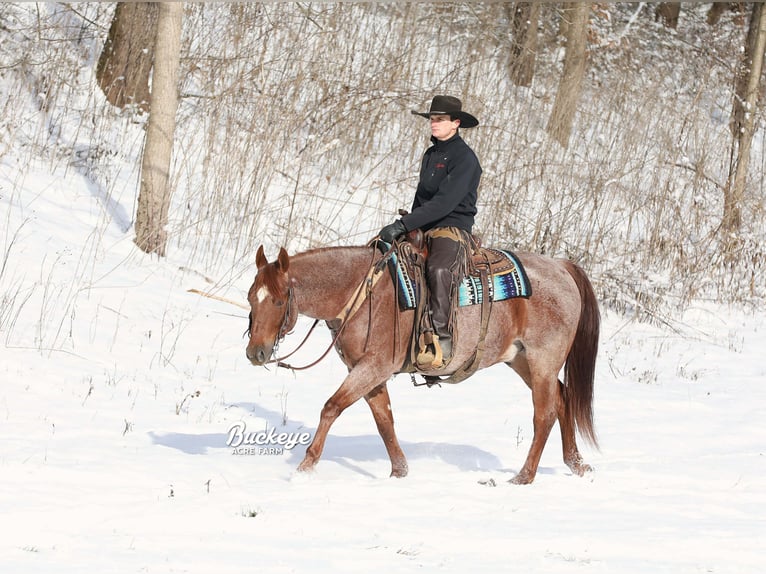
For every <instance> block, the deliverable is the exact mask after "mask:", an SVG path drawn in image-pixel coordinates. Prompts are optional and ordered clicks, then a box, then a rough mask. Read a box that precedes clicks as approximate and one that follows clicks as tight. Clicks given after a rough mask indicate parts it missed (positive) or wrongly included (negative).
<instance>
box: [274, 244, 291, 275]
mask: <svg viewBox="0 0 766 574" xmlns="http://www.w3.org/2000/svg"><path fill="white" fill-rule="evenodd" d="M289 267H290V257H289V256H288V255H287V251H286V250H285V248H284V247H280V248H279V257H277V268H278V269H279V270H280V271H282V273H287V269H288V268H289Z"/></svg>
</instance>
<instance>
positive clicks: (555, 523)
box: [0, 163, 766, 573]
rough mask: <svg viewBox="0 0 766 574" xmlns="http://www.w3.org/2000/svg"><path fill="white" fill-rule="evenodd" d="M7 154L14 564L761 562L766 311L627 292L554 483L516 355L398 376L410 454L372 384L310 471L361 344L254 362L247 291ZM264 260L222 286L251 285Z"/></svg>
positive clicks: (2, 362)
mask: <svg viewBox="0 0 766 574" xmlns="http://www.w3.org/2000/svg"><path fill="white" fill-rule="evenodd" d="M1 167H2V171H0V178H2V182H3V185H6V184H7V183H8V182H9V181H14V182H15V185H16V187H15V188H14V189H15V190H16V191H14V192H13V193H5V192H3V194H2V198H0V206H1V207H0V209H1V212H0V215H1V216H2V221H3V222H4V225H5V229H4V231H3V232H2V237H3V241H4V243H3V254H4V262H5V263H4V271H3V274H2V276H0V295H1V296H2V298H3V309H2V311H0V316H2V331H0V335H1V336H2V341H1V342H2V345H0V380H2V381H3V384H2V386H1V387H0V436H2V442H0V444H1V445H2V446H1V447H0V516H2V524H3V526H4V528H3V536H2V538H1V539H0V564H1V565H2V570H3V571H4V572H25V573H27V572H78V573H81V572H89V571H92V572H211V571H226V572H245V571H252V570H253V569H254V568H257V569H258V571H264V572H304V571H311V572H324V571H327V572H330V571H332V572H352V571H353V572H359V571H382V570H384V569H385V570H396V571H398V572H411V571H412V572H414V571H418V572H424V571H426V572H428V571H442V572H465V571H469V570H470V571H476V570H485V571H501V570H502V571H506V570H507V569H508V568H509V567H511V565H512V567H513V568H514V569H515V570H518V571H526V572H542V571H544V572H575V571H576V572H582V571H598V572H673V573H678V572H756V571H759V569H760V567H761V558H762V557H761V548H763V544H764V542H765V540H764V533H765V532H766V524H765V523H764V522H765V521H764V518H763V517H764V516H765V515H766V504H765V499H766V496H765V494H764V482H763V478H762V477H763V475H764V471H765V470H766V464H765V463H764V448H765V445H764V436H766V423H765V422H764V421H765V420H766V416H764V415H766V413H765V412H764V410H765V408H764V405H766V388H765V387H764V385H763V381H764V374H765V373H764V371H765V370H766V368H765V367H764V366H763V362H762V360H761V358H762V349H763V348H764V344H765V343H766V335H764V328H765V323H766V321H764V318H763V317H761V316H751V315H749V314H748V313H747V312H745V311H740V310H736V309H729V308H725V307H723V306H721V307H713V306H711V307H708V308H693V309H690V310H689V311H687V312H686V313H684V315H683V316H681V317H679V318H676V319H675V320H673V324H674V326H675V327H676V329H675V330H671V329H667V328H664V329H660V328H656V327H652V326H649V325H646V324H639V323H635V322H633V321H631V320H630V319H627V318H624V317H621V316H618V315H614V314H611V313H608V312H605V313H604V323H603V329H602V341H601V348H600V354H599V362H598V371H597V383H596V404H595V416H596V426H597V431H598V433H599V438H600V442H601V447H602V449H601V451H600V452H593V451H590V450H588V449H587V447H586V448H584V449H583V456H584V457H585V459H586V461H587V462H589V463H590V464H592V465H593V466H594V467H595V469H596V470H595V472H594V473H592V474H590V475H589V476H588V477H586V478H579V477H575V476H571V473H570V472H569V470H568V469H567V468H566V466H565V465H564V463H563V461H562V457H561V449H560V446H559V444H558V440H559V438H558V431H557V428H556V427H554V432H553V434H552V436H551V438H550V439H549V441H548V446H547V448H546V451H545V453H544V454H543V459H542V461H541V465H540V470H539V472H538V476H537V478H536V480H535V482H534V483H533V484H532V485H531V486H529V487H516V486H512V485H509V484H506V481H507V480H508V479H509V478H511V477H512V476H513V475H514V473H515V472H516V471H517V470H518V469H519V468H520V466H521V464H522V463H523V460H524V457H525V454H526V451H527V449H528V446H529V441H530V439H531V436H532V431H531V413H532V405H531V399H530V395H529V391H528V390H527V388H526V387H525V386H524V384H523V383H522V382H521V381H520V379H518V377H516V375H515V374H514V373H513V372H512V371H511V370H510V369H508V368H507V367H505V366H503V365H501V366H496V367H493V368H491V369H488V370H486V371H482V372H480V373H478V374H477V375H475V376H474V377H473V378H471V379H470V380H468V381H466V382H464V383H461V384H460V385H457V386H454V387H453V386H450V387H443V388H431V389H426V388H414V387H413V386H412V385H411V384H410V382H409V378H408V377H406V376H403V375H400V376H398V377H396V378H395V379H394V381H392V383H391V384H390V385H389V388H390V392H391V395H392V404H393V409H394V413H395V416H396V424H397V432H398V435H399V438H400V440H401V441H402V447H403V449H404V451H405V453H406V455H407V457H408V460H409V464H410V475H409V476H408V477H407V478H406V479H402V480H396V479H389V478H388V472H389V462H388V457H387V455H386V452H385V449H384V447H383V445H382V443H381V440H380V438H379V436H378V435H377V432H376V429H375V426H374V423H373V421H372V417H371V415H370V413H369V410H368V409H367V407H366V405H365V404H363V403H359V404H356V405H354V406H353V407H351V408H349V409H348V410H347V411H346V412H345V413H343V415H342V416H341V417H340V418H339V419H338V421H337V422H336V424H335V425H334V426H333V428H332V430H331V433H330V436H329V438H328V441H327V446H326V449H325V452H324V454H323V457H322V459H321V461H320V463H319V465H318V467H317V469H316V471H315V472H314V473H312V474H310V475H304V474H299V473H296V472H295V467H296V465H297V464H298V462H299V461H300V460H301V458H302V456H303V454H304V452H305V444H304V442H305V440H304V438H302V437H305V435H306V434H308V435H312V436H313V431H314V428H315V425H316V423H317V422H318V419H319V411H320V409H321V407H322V405H323V403H324V401H325V400H326V399H327V398H328V397H329V396H330V395H331V394H332V392H333V391H334V390H335V389H336V388H337V386H338V385H339V384H340V382H341V381H342V379H343V377H344V374H345V367H344V366H343V365H342V363H341V362H340V361H339V360H338V358H337V357H335V356H330V357H328V358H327V359H325V360H324V361H323V362H322V363H320V365H319V366H318V367H316V368H315V369H313V370H311V371H307V372H302V373H297V374H293V373H291V372H285V371H281V370H273V369H272V370H267V369H263V368H255V367H253V366H251V365H250V364H249V362H248V361H247V359H246V358H245V355H244V344H245V341H244V339H242V338H241V335H242V332H243V331H244V329H245V327H246V324H247V321H246V317H245V316H244V315H245V313H244V312H243V311H241V310H239V309H237V308H235V307H233V306H230V305H227V304H226V303H224V302H221V301H215V300H211V299H206V298H202V297H199V296H197V295H194V294H190V293H187V292H186V291H187V289H188V288H190V287H201V285H200V282H201V279H200V274H198V273H195V272H194V271H192V270H188V269H186V268H184V267H183V263H182V262H180V261H174V260H173V259H172V257H171V258H170V259H169V260H167V261H164V260H163V261H157V260H156V259H152V258H150V257H148V256H145V255H143V254H141V253H140V252H138V251H137V250H136V249H135V248H134V246H133V245H132V242H131V234H130V233H129V232H125V231H123V230H122V229H121V227H120V226H119V225H116V224H115V223H114V222H113V221H112V220H110V219H109V218H104V215H103V209H102V207H101V206H100V204H99V200H98V198H95V197H92V196H90V195H89V194H87V193H85V194H83V192H82V190H83V183H82V181H79V180H78V179H77V178H76V177H67V178H61V177H53V176H51V175H48V174H45V173H43V172H36V171H34V170H32V169H28V170H27V171H26V172H25V173H26V175H25V177H24V178H23V181H20V180H19V179H18V178H16V179H14V177H13V176H12V175H11V173H12V170H13V166H9V165H8V164H7V163H5V164H3V165H2V166H1ZM54 182H55V185H54ZM4 189H5V188H4ZM43 192H44V193H43ZM63 213H65V214H67V216H66V217H63V216H62V214H63ZM94 229H98V230H99V232H98V233H97V234H94V233H93V230H94ZM250 272H251V273H253V272H254V270H251V271H250ZM251 280H252V274H247V273H245V274H243V275H242V276H241V278H240V279H239V280H238V281H237V282H235V284H233V285H231V286H230V288H229V289H228V291H225V292H223V293H222V294H223V295H226V296H227V297H231V298H240V299H241V300H244V293H245V291H246V290H247V288H248V287H249V285H250V282H251ZM307 328H308V323H307V322H305V321H301V322H300V323H299V325H298V328H297V329H296V333H295V334H294V335H293V337H292V338H288V340H287V341H286V342H285V343H283V348H284V349H288V348H290V344H291V341H299V340H300V339H301V336H302V334H303V333H305V330H306V329H307ZM329 341H330V339H329V335H328V334H327V333H326V332H322V333H320V334H317V335H315V336H314V337H313V338H312V340H311V343H310V344H309V345H308V346H307V348H306V349H304V350H301V352H300V353H299V354H298V358H297V359H296V360H301V359H306V360H310V359H313V358H316V357H317V356H318V355H319V354H320V353H321V352H322V351H323V350H324V348H325V346H326V345H327V344H329ZM237 429H239V430H237ZM232 432H233V433H234V438H235V439H236V437H237V433H238V432H241V433H242V437H243V444H244V437H245V436H246V435H245V433H250V434H248V435H247V436H248V437H249V438H250V440H251V442H252V443H253V444H251V445H247V446H248V447H252V448H248V449H245V450H244V451H243V450H240V451H239V452H238V450H237V449H238V448H241V447H242V446H243V444H240V445H239V447H235V446H231V444H233V442H232V440H230V439H231V437H232ZM259 437H260V438H259ZM280 437H281V438H280ZM227 441H229V442H230V444H229V445H227ZM258 441H261V442H263V444H257V443H258ZM280 443H281V444H280ZM288 443H290V445H291V448H287V444H288ZM490 479H491V481H493V482H494V483H495V484H497V485H498V488H486V487H484V486H481V485H480V484H479V483H480V482H489V481H490Z"/></svg>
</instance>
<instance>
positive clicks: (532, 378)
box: [509, 357, 561, 484]
mask: <svg viewBox="0 0 766 574" xmlns="http://www.w3.org/2000/svg"><path fill="white" fill-rule="evenodd" d="M509 365H510V366H511V367H512V368H513V370H514V371H516V372H517V373H518V374H519V376H520V377H521V378H522V379H523V380H524V382H525V383H526V384H527V386H528V387H529V388H530V389H531V390H532V404H533V406H534V417H533V428H534V436H533V437H532V446H530V448H529V453H528V454H527V460H526V461H525V462H524V466H523V467H522V468H521V470H520V471H519V473H518V474H517V475H516V476H515V477H513V478H512V479H511V480H510V482H512V483H514V484H529V483H531V482H532V481H533V480H534V479H535V475H536V474H537V467H538V465H539V464H540V457H541V456H542V454H543V449H544V448H545V443H546V442H548V436H549V435H550V434H551V429H552V428H553V424H554V423H555V422H556V418H557V417H558V415H559V412H560V407H559V404H560V403H561V396H560V395H559V391H558V389H557V388H556V386H557V385H558V380H557V379H556V377H555V375H554V376H543V375H540V374H533V373H532V371H531V369H530V366H529V363H528V362H527V360H526V357H517V358H516V359H515V360H514V361H513V362H511V363H509Z"/></svg>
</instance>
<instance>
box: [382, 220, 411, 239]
mask: <svg viewBox="0 0 766 574" xmlns="http://www.w3.org/2000/svg"><path fill="white" fill-rule="evenodd" d="M405 233H407V228H406V227H404V223H402V222H401V220H400V219H397V220H396V221H394V222H393V223H389V224H388V225H386V226H385V227H384V228H383V229H381V230H380V233H378V237H380V239H381V240H382V241H385V242H386V243H393V242H394V240H395V239H397V238H398V237H401V236H402V235H404V234H405Z"/></svg>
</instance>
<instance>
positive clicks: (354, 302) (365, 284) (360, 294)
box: [266, 246, 394, 371]
mask: <svg viewBox="0 0 766 574" xmlns="http://www.w3.org/2000/svg"><path fill="white" fill-rule="evenodd" d="M393 249H394V248H393V246H392V247H391V248H390V249H389V250H388V251H387V252H386V253H385V254H384V255H383V257H382V258H381V259H380V260H379V261H378V262H377V263H376V261H375V251H374V250H373V252H372V261H371V262H370V266H369V268H368V269H367V273H366V274H365V277H364V279H362V282H361V283H360V284H359V286H358V287H357V288H356V290H355V291H354V294H353V295H352V296H351V298H350V299H349V300H348V301H347V302H346V304H345V305H344V306H343V308H342V309H341V312H340V313H339V314H338V316H337V317H335V318H336V319H340V321H341V323H340V326H339V327H338V329H337V330H336V331H335V334H334V336H333V338H332V341H330V345H329V346H328V347H327V349H325V351H324V353H322V355H321V356H320V357H319V358H318V359H316V360H315V361H313V362H312V363H309V364H308V365H303V366H301V367H296V366H294V365H291V364H289V363H285V362H284V360H285V359H287V358H289V357H291V356H292V355H294V354H295V353H296V352H297V351H298V350H299V349H300V348H301V347H303V345H304V344H305V343H306V341H308V339H309V337H310V336H311V333H313V331H314V328H315V327H316V326H317V324H318V323H319V319H315V320H314V324H313V325H311V328H310V329H309V332H308V333H307V334H306V336H305V337H304V338H303V341H301V344H300V345H298V346H297V347H296V348H295V349H293V350H292V351H291V352H290V353H288V354H287V355H284V356H282V357H277V358H274V359H271V360H270V361H268V362H267V363H266V364H271V363H276V365H277V367H282V368H285V369H290V370H291V371H304V370H306V369H310V368H311V367H314V366H316V365H317V364H319V363H320V362H321V361H322V360H323V359H324V358H325V357H326V356H327V355H328V354H329V352H330V350H331V349H332V348H333V347H334V346H335V344H336V343H337V342H338V339H340V336H341V334H342V333H343V329H344V328H345V327H346V325H348V323H349V320H350V319H351V317H353V316H354V315H355V314H356V311H357V310H358V309H359V307H361V305H362V303H363V302H364V299H366V298H367V297H368V296H369V295H370V293H372V288H373V287H374V286H375V284H376V283H377V282H378V279H380V276H381V275H382V273H383V270H384V269H385V267H381V268H378V265H379V264H380V261H386V260H387V259H388V257H390V256H391V253H393ZM287 301H288V303H287V310H286V311H285V318H284V321H283V322H282V327H280V330H279V337H280V338H279V340H280V341H281V340H282V338H284V336H285V335H286V334H287V333H283V331H284V330H286V326H287V322H288V321H289V316H290V311H291V309H292V305H291V302H292V289H290V291H289V292H288V298H287ZM370 307H372V302H371V303H370ZM370 315H372V309H371V310H370ZM371 325H372V322H371V321H370V323H368V326H367V329H368V336H369V330H370V327H371ZM275 352H276V348H275Z"/></svg>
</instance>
